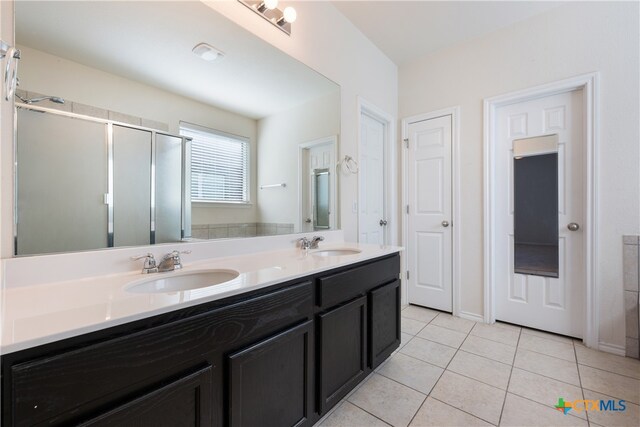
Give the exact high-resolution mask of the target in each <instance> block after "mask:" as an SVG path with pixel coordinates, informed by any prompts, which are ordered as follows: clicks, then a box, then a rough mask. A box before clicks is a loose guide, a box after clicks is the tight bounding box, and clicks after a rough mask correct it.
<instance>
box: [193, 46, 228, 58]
mask: <svg viewBox="0 0 640 427" xmlns="http://www.w3.org/2000/svg"><path fill="white" fill-rule="evenodd" d="M193 53H195V54H196V55H198V56H199V57H200V58H202V59H204V60H205V61H209V62H213V61H215V60H217V59H220V58H222V57H223V56H224V53H223V52H222V51H219V50H218V49H216V48H215V47H213V46H211V45H210V44H207V43H200V44H197V45H196V46H195V47H194V48H193Z"/></svg>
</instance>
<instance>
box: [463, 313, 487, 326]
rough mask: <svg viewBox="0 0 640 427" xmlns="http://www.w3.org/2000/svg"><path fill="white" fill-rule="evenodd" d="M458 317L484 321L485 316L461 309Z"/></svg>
mask: <svg viewBox="0 0 640 427" xmlns="http://www.w3.org/2000/svg"><path fill="white" fill-rule="evenodd" d="M458 317H462V318H463V319H467V320H473V321H474V322H480V323H484V317H482V316H480V315H478V314H475V313H469V312H466V311H460V312H459V313H458Z"/></svg>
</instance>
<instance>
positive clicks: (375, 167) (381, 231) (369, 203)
mask: <svg viewBox="0 0 640 427" xmlns="http://www.w3.org/2000/svg"><path fill="white" fill-rule="evenodd" d="M360 126H361V129H360V172H359V174H360V180H359V182H360V201H359V205H360V208H359V211H358V241H359V242H360V243H372V244H379V245H383V244H384V242H385V235H386V232H385V228H386V224H387V221H386V219H385V212H384V194H385V189H384V140H385V124H384V123H383V122H381V121H379V120H377V119H375V118H373V117H371V116H369V115H368V114H365V113H362V116H361V119H360Z"/></svg>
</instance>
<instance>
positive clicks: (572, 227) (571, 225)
mask: <svg viewBox="0 0 640 427" xmlns="http://www.w3.org/2000/svg"><path fill="white" fill-rule="evenodd" d="M567 228H568V229H569V230H570V231H578V230H579V229H580V226H579V225H578V223H576V222H571V223H569V225H567Z"/></svg>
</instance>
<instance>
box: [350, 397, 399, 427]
mask: <svg viewBox="0 0 640 427" xmlns="http://www.w3.org/2000/svg"><path fill="white" fill-rule="evenodd" d="M345 402H349V403H350V404H352V405H353V406H355V407H356V408H358V409H360V410H361V411H364V412H366V413H367V414H369V415H371V416H372V417H373V418H375V419H377V420H380V421H382V422H383V423H385V424H386V425H388V426H390V427H391V424H389V423H388V422H386V421H385V420H383V419H382V418H380V417H378V416H376V415H374V414H372V413H371V412H369V411H367V410H366V409H364V408H362V407H360V406H358V405H357V404H356V403H353V402H352V401H350V400H348V399H347V400H345Z"/></svg>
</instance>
